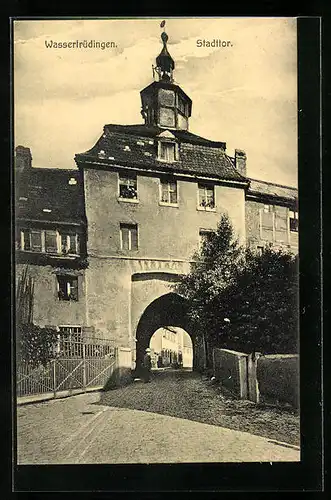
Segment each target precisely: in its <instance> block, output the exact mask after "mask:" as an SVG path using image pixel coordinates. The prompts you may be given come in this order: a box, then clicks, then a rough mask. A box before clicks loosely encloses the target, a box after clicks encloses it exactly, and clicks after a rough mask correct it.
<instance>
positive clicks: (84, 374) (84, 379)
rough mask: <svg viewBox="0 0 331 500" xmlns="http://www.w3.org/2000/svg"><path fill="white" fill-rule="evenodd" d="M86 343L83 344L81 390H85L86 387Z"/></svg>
mask: <svg viewBox="0 0 331 500" xmlns="http://www.w3.org/2000/svg"><path fill="white" fill-rule="evenodd" d="M85 348H86V345H85V344H83V390H84V391H85V389H86V352H85Z"/></svg>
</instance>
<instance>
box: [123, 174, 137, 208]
mask: <svg viewBox="0 0 331 500" xmlns="http://www.w3.org/2000/svg"><path fill="white" fill-rule="evenodd" d="M119 198H120V199H122V200H127V201H136V200H138V188H137V176H136V175H127V174H125V175H120V176H119Z"/></svg>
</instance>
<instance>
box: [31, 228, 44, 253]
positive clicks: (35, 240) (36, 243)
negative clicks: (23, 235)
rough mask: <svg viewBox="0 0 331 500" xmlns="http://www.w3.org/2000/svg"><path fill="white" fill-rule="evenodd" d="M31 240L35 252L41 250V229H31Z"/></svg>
mask: <svg viewBox="0 0 331 500" xmlns="http://www.w3.org/2000/svg"><path fill="white" fill-rule="evenodd" d="M30 242H31V248H30V249H31V250H32V251H33V252H41V249H42V244H41V231H34V230H33V231H31V232H30Z"/></svg>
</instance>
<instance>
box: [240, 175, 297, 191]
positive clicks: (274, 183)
mask: <svg viewBox="0 0 331 500" xmlns="http://www.w3.org/2000/svg"><path fill="white" fill-rule="evenodd" d="M248 179H249V180H250V181H255V182H261V183H262V184H268V185H269V186H277V187H283V188H286V189H293V190H294V191H298V188H296V187H294V186H286V185H285V184H277V183H276V182H270V181H261V180H260V179H253V178H252V177H248Z"/></svg>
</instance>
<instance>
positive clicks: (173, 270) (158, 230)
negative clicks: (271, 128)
mask: <svg viewBox="0 0 331 500" xmlns="http://www.w3.org/2000/svg"><path fill="white" fill-rule="evenodd" d="M167 39H168V37H167V35H166V34H165V33H163V34H162V42H163V48H162V51H161V53H160V55H159V56H158V57H157V58H156V68H155V80H154V81H153V82H152V83H151V84H150V85H149V86H147V87H146V88H145V89H143V90H142V91H141V105H142V108H141V114H142V117H143V122H144V123H142V124H137V125H116V124H108V125H105V126H104V129H103V131H102V132H101V135H100V138H99V140H98V141H97V142H96V144H95V145H94V146H93V147H92V148H91V149H90V150H88V151H85V152H83V153H78V154H76V156H75V161H76V164H77V170H73V169H70V170H59V169H46V168H35V167H33V166H32V157H31V152H30V150H29V149H28V148H24V147H22V146H18V147H17V148H16V152H15V166H16V259H17V275H19V274H20V272H21V270H22V269H23V267H25V266H26V265H29V272H30V275H31V276H32V277H33V278H34V286H35V289H34V292H35V300H34V321H35V322H36V323H37V324H39V325H41V326H43V325H51V326H56V327H58V328H59V330H62V331H63V332H75V334H76V335H77V336H84V335H89V336H95V337H98V338H99V337H103V338H108V339H111V340H113V342H114V344H115V345H118V346H122V347H127V348H130V350H131V352H132V367H135V365H136V363H139V360H140V359H141V357H142V354H143V352H144V349H145V348H146V347H147V346H148V345H149V342H150V339H151V337H152V335H153V333H154V332H155V331H156V330H157V329H158V328H162V327H164V326H169V325H172V326H173V327H178V328H183V329H185V330H187V331H188V332H189V333H190V335H191V337H192V341H193V347H194V349H195V352H198V341H197V339H195V337H194V332H192V331H190V329H189V327H190V326H189V324H188V323H187V322H186V321H185V320H184V319H183V318H184V316H185V304H184V302H183V299H182V298H181V297H179V296H176V294H174V293H173V292H172V289H171V285H172V284H173V283H175V282H176V281H178V277H179V276H181V275H182V274H185V273H187V272H188V270H189V267H190V262H191V261H192V258H193V255H194V253H195V251H196V250H197V249H198V248H199V244H200V243H201V241H202V239H203V238H204V237H205V235H206V233H208V232H209V231H213V230H215V228H216V227H217V223H218V221H219V220H220V216H221V214H223V213H227V214H228V216H229V218H230V220H231V222H232V224H233V227H234V229H235V232H236V235H237V236H238V239H239V242H240V243H241V244H243V245H249V246H250V247H252V248H253V249H254V250H256V251H259V252H262V251H263V249H264V248H265V247H266V246H267V245H273V246H275V247H283V248H287V249H289V250H290V251H293V252H297V249H298V241H297V231H298V211H297V191H296V189H294V188H290V187H286V186H280V185H277V184H271V183H267V182H264V181H257V180H253V179H249V178H247V176H246V154H245V152H244V151H242V150H240V149H238V150H236V151H235V157H231V156H229V155H228V154H227V152H226V144H225V143H224V142H215V141H211V140H209V139H206V138H203V137H201V136H198V135H196V134H194V133H192V132H191V131H189V120H190V116H191V113H192V101H191V99H190V97H189V96H188V95H187V94H186V93H185V92H184V91H183V89H182V88H181V87H180V86H178V85H177V84H175V83H174V80H173V71H174V68H175V62H174V61H173V59H172V57H171V55H170V54H169V52H168V48H167Z"/></svg>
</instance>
